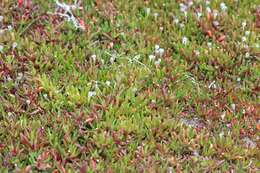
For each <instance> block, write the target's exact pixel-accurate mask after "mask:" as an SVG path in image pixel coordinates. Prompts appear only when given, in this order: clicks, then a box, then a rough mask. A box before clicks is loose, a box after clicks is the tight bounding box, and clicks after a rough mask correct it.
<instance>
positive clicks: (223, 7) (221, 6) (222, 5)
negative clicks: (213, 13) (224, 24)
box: [220, 2, 227, 11]
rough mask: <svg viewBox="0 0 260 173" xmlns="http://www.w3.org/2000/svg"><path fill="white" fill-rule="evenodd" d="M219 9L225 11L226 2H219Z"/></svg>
mask: <svg viewBox="0 0 260 173" xmlns="http://www.w3.org/2000/svg"><path fill="white" fill-rule="evenodd" d="M220 9H221V10H222V11H226V10H227V6H226V4H225V3H224V2H221V3H220Z"/></svg>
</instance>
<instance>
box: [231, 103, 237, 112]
mask: <svg viewBox="0 0 260 173" xmlns="http://www.w3.org/2000/svg"><path fill="white" fill-rule="evenodd" d="M231 109H232V110H233V111H235V110H236V105H235V104H234V103H232V104H231Z"/></svg>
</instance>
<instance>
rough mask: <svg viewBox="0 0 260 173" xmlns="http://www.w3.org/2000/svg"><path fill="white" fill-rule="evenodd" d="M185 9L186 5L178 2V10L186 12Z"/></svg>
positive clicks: (186, 8)
mask: <svg viewBox="0 0 260 173" xmlns="http://www.w3.org/2000/svg"><path fill="white" fill-rule="evenodd" d="M187 10H188V6H187V5H185V4H183V3H180V11H181V12H187Z"/></svg>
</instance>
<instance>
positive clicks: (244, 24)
mask: <svg viewBox="0 0 260 173" xmlns="http://www.w3.org/2000/svg"><path fill="white" fill-rule="evenodd" d="M245 27H246V21H244V22H242V28H243V30H244V29H245Z"/></svg>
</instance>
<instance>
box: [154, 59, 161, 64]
mask: <svg viewBox="0 0 260 173" xmlns="http://www.w3.org/2000/svg"><path fill="white" fill-rule="evenodd" d="M161 61H162V60H161V59H158V60H157V61H155V62H154V64H155V65H156V66H159V65H160V63H161Z"/></svg>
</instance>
